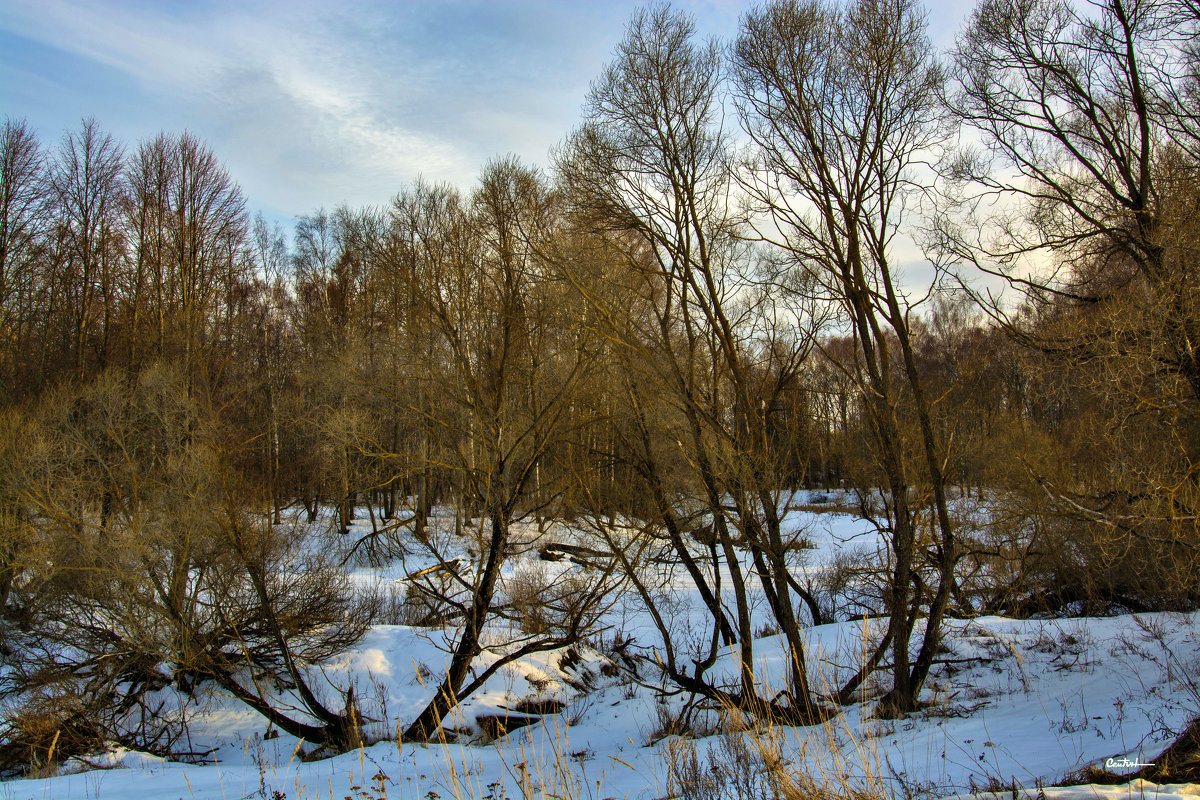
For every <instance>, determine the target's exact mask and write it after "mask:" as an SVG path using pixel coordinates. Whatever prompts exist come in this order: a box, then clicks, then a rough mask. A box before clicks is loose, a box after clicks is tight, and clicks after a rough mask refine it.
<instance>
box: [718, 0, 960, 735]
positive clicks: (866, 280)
mask: <svg viewBox="0 0 1200 800" xmlns="http://www.w3.org/2000/svg"><path fill="white" fill-rule="evenodd" d="M733 53H734V82H735V86H736V94H735V102H736V104H737V107H738V110H739V113H740V117H741V119H742V123H743V127H744V129H745V131H746V133H747V134H748V136H749V137H750V139H751V141H752V143H753V146H752V148H751V151H750V154H749V156H748V160H747V165H746V167H747V169H746V172H745V179H744V181H743V187H744V188H745V190H746V191H747V192H748V194H749V195H750V197H751V198H752V199H753V201H755V203H756V205H757V209H758V210H759V211H761V212H765V213H766V214H767V215H768V217H767V218H768V220H769V222H768V223H766V224H763V225H761V226H760V230H762V236H763V238H764V239H768V240H770V241H772V242H773V243H775V244H776V245H778V246H779V247H780V248H781V249H782V250H783V251H784V252H785V253H786V254H787V256H788V258H789V259H790V260H791V262H792V263H793V264H794V266H795V268H796V269H797V270H798V271H799V272H800V273H801V274H802V275H804V276H805V277H806V278H807V279H808V280H809V281H811V283H812V284H813V286H812V288H806V289H804V290H803V291H802V292H801V294H802V295H803V294H805V293H808V292H813V293H815V294H816V296H817V297H818V298H825V299H827V300H829V301H831V302H833V303H835V304H836V305H837V306H838V307H839V308H840V311H841V315H842V318H843V319H844V320H845V321H846V322H847V323H848V325H849V329H850V331H851V332H852V334H853V337H854V340H855V344H856V353H855V363H854V366H853V369H854V375H853V377H855V379H856V380H858V381H859V382H860V392H861V394H862V396H863V398H864V402H865V405H866V408H867V412H868V418H869V420H870V424H871V429H872V433H873V436H874V439H875V445H876V447H877V451H876V457H877V458H878V460H879V464H880V466H881V467H882V472H883V474H884V476H885V480H886V485H885V486H883V487H881V488H883V489H884V490H885V491H884V495H883V499H884V501H885V502H886V503H887V504H888V509H887V510H888V515H887V527H888V528H889V529H890V530H888V533H889V534H890V537H891V546H892V551H893V555H894V558H895V562H894V572H893V576H892V581H891V597H890V598H889V600H890V602H889V606H890V607H889V611H890V622H889V627H888V631H887V634H886V635H885V638H884V642H883V643H881V645H880V648H879V649H878V650H877V651H876V653H875V658H878V657H879V656H880V655H881V654H882V647H883V645H885V644H886V643H887V642H888V641H889V640H890V642H891V646H892V655H893V688H892V690H891V692H890V693H889V694H888V695H887V696H886V697H885V698H884V700H883V702H882V704H881V705H882V707H883V708H884V709H885V710H887V711H889V712H891V713H904V712H908V711H912V710H914V709H915V708H916V701H917V694H918V692H919V690H920V687H921V684H922V683H923V681H924V679H925V677H926V675H927V674H928V670H929V667H930V666H931V664H932V660H933V655H934V652H935V647H936V645H937V641H938V636H939V631H940V623H941V618H942V614H943V612H944V609H945V606H946V602H947V599H948V596H949V588H950V581H951V578H952V575H951V572H952V567H953V563H954V529H953V525H952V523H951V520H950V516H949V512H948V509H947V503H946V479H945V475H944V473H943V463H944V460H945V455H944V447H945V445H944V443H942V442H940V441H939V440H938V437H937V435H936V432H935V431H934V429H933V425H932V421H931V418H930V406H931V401H932V398H928V397H927V396H926V394H925V391H924V386H923V383H922V376H921V374H920V371H919V370H918V368H917V365H916V361H915V355H914V347H913V342H912V336H911V318H912V314H913V312H914V307H915V305H916V303H918V302H920V300H921V297H920V296H919V295H918V296H917V297H915V298H913V297H910V296H908V295H907V294H906V293H905V292H904V291H903V289H902V287H901V285H900V281H899V275H898V273H897V271H896V268H895V266H894V264H893V258H894V254H893V250H894V243H895V240H896V238H897V236H898V235H899V234H900V233H901V232H902V230H903V226H904V224H905V222H906V210H907V209H906V207H907V206H908V204H909V203H911V202H912V197H913V194H914V190H913V186H912V184H911V183H910V181H911V179H912V177H913V171H914V169H915V168H916V167H917V166H918V165H919V163H920V161H921V160H922V159H924V158H927V157H928V154H929V151H930V149H931V148H934V147H936V145H937V144H938V141H939V138H940V136H941V131H940V128H939V117H940V114H941V109H940V107H939V105H938V102H937V100H938V97H937V91H938V87H939V86H940V82H941V72H940V70H939V69H938V67H937V65H936V63H935V61H934V58H933V50H932V46H931V45H930V44H929V41H928V39H927V38H926V36H925V27H924V18H923V15H922V13H921V11H920V9H919V8H918V7H917V6H916V5H915V4H914V3H912V2H908V0H858V2H853V3H850V4H848V5H846V6H837V5H832V4H826V3H823V2H818V1H801V0H778V1H777V2H771V3H769V4H768V5H766V6H764V7H762V8H760V9H758V10H755V11H753V12H751V13H749V14H748V15H747V16H746V17H745V18H744V19H743V22H742V32H741V35H740V36H739V38H738V40H737V42H736V45H735V47H734V51H733ZM776 231H778V234H776V233H775V232H776ZM781 288H783V289H784V290H785V291H786V290H788V288H789V287H787V286H782V287H781ZM894 350H895V351H898V352H895V353H894V352H893V351H894ZM897 357H898V359H897ZM897 369H898V370H899V371H900V372H901V374H902V375H903V376H904V383H905V392H906V393H911V398H912V403H913V407H914V408H915V411H916V416H917V418H918V420H919V423H920V425H919V435H920V442H921V450H920V452H921V453H922V456H923V457H922V459H921V462H922V467H923V469H922V472H923V473H924V474H923V475H922V476H921V478H922V479H923V481H927V482H928V486H929V487H930V489H931V492H932V505H933V507H934V508H935V510H936V516H937V525H938V528H939V532H940V539H939V543H938V545H937V548H938V567H939V570H938V571H939V573H940V574H939V577H938V581H939V582H938V585H937V587H936V589H935V591H934V594H933V598H932V602H931V604H930V606H929V608H928V612H927V619H926V629H925V635H924V641H923V643H922V645H921V649H920V652H919V654H918V656H917V660H916V662H915V663H913V662H911V661H910V655H909V646H910V645H909V638H910V635H911V632H912V630H913V626H914V623H915V621H916V616H917V613H918V606H919V604H920V602H921V601H922V598H921V592H920V590H919V587H918V588H917V589H916V590H915V591H914V581H915V580H916V579H917V578H918V573H917V572H916V570H915V559H916V557H917V555H918V554H917V551H916V543H917V533H918V531H917V513H918V511H919V509H918V508H914V507H913V505H912V502H913V498H912V496H911V494H910V493H911V492H912V490H913V488H914V484H915V483H916V482H917V479H916V478H915V477H914V476H913V475H912V474H911V470H912V466H911V465H910V459H909V457H908V452H907V450H908V446H907V444H906V441H905V436H904V434H903V432H902V430H901V422H900V418H901V414H902V412H901V409H900V406H901V404H902V402H904V399H903V396H902V394H901V392H900V391H899V390H898V387H897V385H896V383H895V381H894V378H893V372H894V371H895V370H897ZM869 667H870V664H868V667H867V668H869ZM861 674H862V673H860V677H861ZM843 695H845V693H843Z"/></svg>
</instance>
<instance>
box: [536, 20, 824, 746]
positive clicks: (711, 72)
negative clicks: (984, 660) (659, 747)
mask: <svg viewBox="0 0 1200 800" xmlns="http://www.w3.org/2000/svg"><path fill="white" fill-rule="evenodd" d="M721 77H722V57H721V52H720V49H719V48H718V46H717V45H716V44H715V43H712V42H710V43H704V44H701V43H698V42H696V41H695V33H694V25H693V23H692V21H691V20H690V19H689V18H688V17H686V16H684V15H682V14H679V13H675V12H672V11H671V10H670V9H669V8H667V7H665V6H655V7H653V8H651V9H649V10H642V11H639V12H637V13H636V14H635V15H634V16H633V18H632V20H631V21H630V24H629V27H628V30H627V32H626V36H625V39H624V40H623V41H622V42H621V44H620V45H618V47H617V50H616V53H615V55H614V58H613V60H612V62H611V63H610V64H609V65H608V66H607V68H606V69H605V71H604V73H603V74H602V76H601V77H600V78H599V79H598V80H597V81H596V82H595V83H594V84H593V86H592V90H591V92H590V94H589V97H588V104H587V106H586V107H585V113H586V115H587V120H588V121H587V123H586V124H585V125H584V126H583V127H581V128H580V129H578V130H577V131H576V132H575V133H573V134H572V135H571V137H570V138H569V139H568V140H567V142H566V144H565V145H564V147H563V148H562V149H561V150H560V152H559V153H558V155H557V166H558V169H559V171H560V173H561V174H562V176H563V179H564V182H565V183H566V185H567V186H568V187H569V190H570V191H571V193H572V197H573V200H574V202H575V204H576V205H577V207H578V211H579V213H580V215H581V218H582V219H583V220H584V222H585V223H586V224H588V225H589V226H590V227H591V229H592V230H593V231H595V232H598V233H602V234H604V235H606V236H608V237H609V239H610V241H611V243H612V244H613V245H614V246H616V247H617V248H618V249H619V250H621V251H623V252H624V253H625V259H626V263H627V265H628V267H629V268H631V274H632V275H635V276H637V275H639V274H640V277H639V278H637V279H636V280H637V281H638V284H640V285H638V284H635V285H637V289H636V291H637V292H638V293H640V294H641V296H642V297H643V298H644V304H643V305H642V306H640V310H642V311H643V312H644V316H641V317H638V316H636V315H630V314H629V313H628V309H625V310H618V309H614V308H613V307H612V306H608V305H605V304H603V303H599V304H598V307H599V308H600V309H601V312H602V316H604V317H605V318H607V319H609V320H611V321H612V322H613V323H614V327H615V328H616V329H617V333H616V334H615V335H617V336H620V337H621V340H620V341H621V344H622V346H623V347H624V348H625V350H626V352H627V354H628V355H627V358H629V359H630V363H631V364H633V363H635V362H640V364H642V365H648V366H649V368H650V369H651V370H654V371H657V373H658V375H657V380H656V381H655V382H654V383H655V384H657V385H658V386H660V387H663V388H664V389H665V391H664V392H663V394H664V395H665V396H666V398H669V399H666V402H667V403H669V404H670V405H671V406H673V407H675V408H678V409H679V412H680V414H681V419H680V422H681V430H680V431H679V435H678V436H676V437H666V438H667V441H669V442H671V443H673V444H674V445H675V446H677V447H679V448H682V449H683V452H681V453H677V454H676V455H675V456H674V457H672V456H671V455H670V454H669V453H664V452H661V451H656V444H655V441H656V439H655V437H654V436H653V435H652V434H651V430H650V427H649V426H651V425H652V424H654V420H653V419H652V418H651V417H649V416H648V415H647V414H646V411H645V408H646V407H647V400H648V398H647V397H646V396H645V393H644V390H642V389H640V388H635V387H633V386H632V385H631V386H630V387H629V389H630V392H629V394H630V402H631V403H633V405H634V408H635V409H637V410H636V411H635V414H634V421H635V426H634V431H635V432H636V434H635V436H634V437H633V438H632V439H631V444H632V445H633V447H632V448H631V453H632V454H634V457H635V458H636V460H637V463H639V464H640V467H639V470H640V471H641V472H642V474H643V475H645V476H646V478H647V480H648V481H649V485H650V489H651V496H652V497H653V498H655V502H654V504H653V505H654V511H655V515H656V516H657V518H658V520H659V521H660V522H661V523H662V525H663V526H664V527H665V529H666V530H667V531H668V535H669V537H670V540H671V542H672V546H673V549H674V552H675V555H676V556H677V557H678V558H679V559H680V561H681V563H682V564H683V565H684V567H685V568H686V569H687V571H688V573H689V575H690V576H691V578H692V580H693V581H694V582H695V583H696V585H697V587H698V589H699V591H700V593H701V596H702V598H703V599H704V601H705V604H706V605H707V606H708V608H709V610H710V613H711V614H712V617H713V626H714V629H713V630H714V635H713V646H714V647H713V650H714V652H715V647H716V644H717V642H718V639H719V638H720V639H723V640H724V641H725V642H727V643H730V644H732V643H733V642H734V641H736V642H737V645H738V649H739V657H740V661H741V682H740V683H741V685H740V690H739V691H738V692H736V693H732V694H731V693H728V692H725V691H723V690H720V689H718V687H715V686H712V685H710V684H708V683H707V682H706V681H705V680H704V679H703V677H702V676H703V673H704V671H705V670H706V669H707V668H708V666H710V665H711V664H712V663H713V658H714V655H713V652H710V654H709V656H708V657H707V658H702V659H697V660H696V664H695V669H694V671H693V672H692V673H691V674H688V671H687V668H686V666H684V665H682V664H680V663H678V661H677V660H676V659H674V658H673V657H672V652H671V649H670V648H669V647H668V649H667V652H666V656H667V662H668V663H667V665H666V668H667V672H668V675H669V677H670V678H671V680H673V681H675V682H677V683H678V684H679V685H681V686H683V687H684V688H687V689H689V690H693V691H698V692H701V693H704V694H708V695H712V696H720V697H721V698H722V700H723V701H726V702H730V703H733V704H735V705H739V706H742V707H744V708H746V709H747V710H749V711H752V712H754V713H759V714H768V715H772V716H777V717H780V718H786V719H789V720H792V721H796V722H811V721H813V720H815V719H818V718H820V716H821V713H820V712H819V710H818V709H816V708H815V707H814V705H813V702H812V698H811V692H810V687H809V676H808V668H807V665H806V660H805V645H804V640H803V638H802V636H801V633H800V623H799V620H798V618H797V613H796V607H795V605H794V601H793V597H795V596H797V595H799V596H800V597H803V596H804V594H805V591H804V590H803V587H800V586H799V585H798V584H797V583H796V582H795V581H794V579H793V578H792V576H791V572H790V570H791V566H792V565H791V563H790V561H789V558H790V556H789V553H790V552H791V551H792V549H793V547H792V543H791V542H790V538H789V536H787V535H785V534H784V526H783V515H784V514H785V513H786V508H787V500H786V496H784V495H781V490H783V489H784V488H785V487H786V485H787V484H788V482H789V481H787V480H786V479H785V478H784V474H783V470H781V469H780V465H781V463H782V461H783V460H782V459H781V457H780V455H779V453H777V452H775V448H776V446H777V444H778V442H777V441H776V440H774V439H773V438H772V436H771V431H770V424H771V423H770V415H771V413H772V412H773V409H775V408H776V405H777V403H778V401H779V399H780V398H781V397H782V396H783V395H784V393H785V392H786V390H787V387H788V386H789V385H791V383H792V382H793V380H794V379H795V376H796V371H797V369H798V367H799V365H800V363H802V361H803V359H804V357H805V353H806V350H807V346H808V345H807V343H808V339H807V337H806V336H805V335H804V334H803V332H802V331H799V332H798V331H797V330H796V329H795V328H794V326H795V325H796V323H797V318H796V317H795V316H789V315H788V314H786V313H782V312H781V309H779V308H778V307H777V306H775V305H774V304H773V302H772V298H771V297H770V296H769V295H768V294H765V293H762V292H759V291H756V290H755V289H754V283H753V281H752V280H751V277H752V274H751V268H750V264H751V263H752V262H751V259H750V257H749V256H750V255H751V253H750V252H749V251H748V249H747V248H746V247H745V246H744V245H743V243H742V242H741V241H740V239H739V238H738V236H737V233H738V227H739V223H740V218H739V215H738V213H737V211H736V209H735V208H734V206H733V203H732V200H731V189H732V181H731V177H730V172H729V143H728V141H727V135H726V133H725V132H724V131H723V129H722V126H721V105H720V95H719V91H720V85H721ZM652 385H653V384H652ZM639 395H642V396H640V397H639ZM664 399H665V398H664ZM673 460H677V461H678V462H681V463H685V464H688V465H689V466H690V468H691V469H692V470H694V471H693V473H692V479H691V486H692V493H691V495H690V497H691V498H692V500H693V502H695V503H697V504H699V506H700V507H701V508H703V510H704V514H705V515H707V517H708V521H709V525H711V527H712V531H713V532H712V537H713V538H712V545H713V546H712V547H711V548H710V552H709V556H710V557H711V559H712V561H713V567H712V573H711V577H706V576H705V575H704V574H703V573H702V571H701V570H700V569H699V568H698V567H697V565H696V564H695V562H694V560H693V558H692V556H691V554H690V551H689V549H690V545H689V544H688V543H687V542H686V541H685V540H684V539H683V534H684V533H686V532H687V529H688V528H689V527H691V526H692V525H693V524H694V523H692V522H688V521H687V520H688V517H691V516H692V515H693V514H694V512H693V514H685V515H681V514H680V513H679V512H680V509H677V508H673V504H672V503H671V502H670V500H669V495H668V492H667V491H665V489H666V487H667V486H668V485H669V482H668V481H664V480H663V474H662V469H661V465H662V464H664V463H668V462H670V461H673ZM735 537H736V538H737V539H739V540H740V541H739V543H738V544H735ZM740 547H744V548H745V549H746V551H748V553H749V555H750V556H751V558H752V560H753V562H754V566H755V569H754V571H753V576H757V579H758V581H759V583H760V584H761V588H762V590H763V592H764V594H765V596H766V597H767V599H768V601H769V603H770V607H771V610H772V613H773V615H774V617H775V619H776V621H777V622H778V625H779V627H780V630H781V633H782V634H783V636H784V640H785V642H786V646H787V649H788V656H789V663H790V670H789V673H788V678H789V686H788V690H787V691H786V692H784V693H782V694H781V695H780V696H779V697H778V698H777V699H776V700H774V701H770V702H768V701H766V700H764V699H763V698H761V697H760V696H759V688H760V687H759V686H758V683H757V681H756V679H755V676H754V673H753V661H754V658H753V646H754V645H753V633H752V630H751V627H750V615H749V599H748V598H749V594H748V592H749V583H750V581H751V580H752V575H750V574H746V572H745V571H744V570H743V567H742V556H741V553H740V551H739V548H740ZM722 558H723V561H724V563H723V564H722V563H721V559H722ZM723 572H724V573H727V574H728V575H729V579H730V583H731V588H730V592H731V594H732V598H733V601H734V604H735V608H736V612H735V613H736V617H737V622H736V634H735V633H734V630H735V628H734V626H731V625H730V623H729V622H728V621H727V620H726V618H725V611H724V610H723V608H722V604H721V599H720V595H719V583H717V582H718V581H719V580H720V577H719V576H720V575H721V573H723ZM714 584H715V585H714ZM810 607H811V608H815V607H816V606H815V603H814V604H811V606H810ZM664 635H666V634H665V633H664ZM667 638H668V640H669V637H667Z"/></svg>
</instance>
